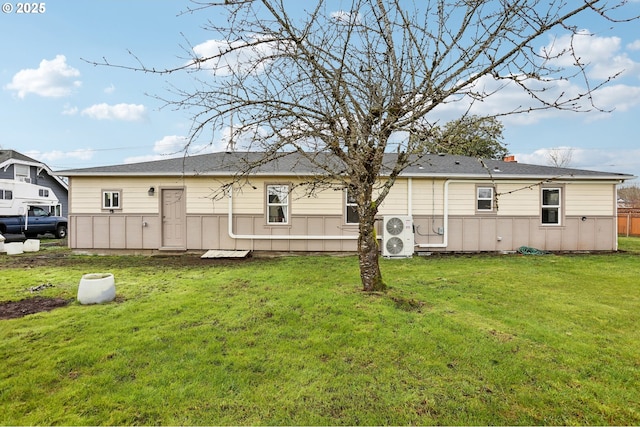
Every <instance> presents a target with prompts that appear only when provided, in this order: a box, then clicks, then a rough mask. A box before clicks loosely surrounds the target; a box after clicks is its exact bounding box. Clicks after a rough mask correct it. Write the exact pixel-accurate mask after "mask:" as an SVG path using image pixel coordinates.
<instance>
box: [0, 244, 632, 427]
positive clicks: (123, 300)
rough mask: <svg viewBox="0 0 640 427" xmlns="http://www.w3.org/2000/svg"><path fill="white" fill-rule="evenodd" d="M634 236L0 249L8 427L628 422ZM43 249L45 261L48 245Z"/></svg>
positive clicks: (0, 407)
mask: <svg viewBox="0 0 640 427" xmlns="http://www.w3.org/2000/svg"><path fill="white" fill-rule="evenodd" d="M639 242H640V239H633V238H622V239H620V244H621V246H620V248H621V249H622V250H623V251H622V252H621V253H618V254H600V255H585V254H582V255H537V256H535V255H532V256H520V255H500V256H490V255H476V256H462V255H458V256H431V257H414V258H412V259H403V260H382V270H383V274H384V276H385V279H386V282H387V284H388V285H389V291H388V292H387V293H385V294H366V293H363V292H361V291H360V284H359V275H358V270H357V259H356V258H355V257H353V256H347V257H331V256H315V257H303V256H291V257H281V258H272V259H249V260H242V261H233V262H218V261H201V260H199V259H198V260H193V259H186V258H184V257H178V258H158V257H153V258H144V257H110V256H73V255H69V254H68V253H67V251H65V250H64V249H58V248H45V249H43V250H42V251H41V252H39V253H37V254H24V255H18V256H12V257H9V256H6V255H2V256H0V270H1V272H0V300H19V299H22V298H26V297H31V296H33V294H32V293H31V292H30V291H29V290H28V288H30V287H32V286H37V285H40V284H43V283H50V284H52V285H53V286H52V287H49V288H46V289H44V290H43V291H41V292H38V295H43V296H56V297H64V298H74V297H75V295H76V292H77V287H78V282H79V280H80V277H81V276H82V274H84V273H90V272H105V271H109V272H112V273H114V275H115V278H116V287H117V294H118V296H117V299H116V301H115V302H113V303H109V304H103V305H94V306H83V305H80V304H78V303H77V302H73V303H71V304H70V305H68V306H66V307H62V308H58V309H55V310H53V311H50V312H43V313H38V314H33V315H29V316H26V317H23V318H19V319H11V320H0V360H2V365H1V369H0V424H2V425H16V424H18V425H25V424H27V425H34V424H40V425H52V424H67V425H78V424H82V425H105V424H110V425H111V424H118V425H121V424H128V425H130V424H147V425H148V424H163V425H167V424H172V425H178V424H180V425H184V424H189V425H194V424H208V425H211V424H217V425H221V424H234V425H238V424H240V425H247V424H270V425H273V424H278V425H281V424H289V425H291V424H295V425H310V424H313V425H321V424H322V425H326V424H332V425H333V424H335V425H355V424H368V425H382V424H395V425H399V424H400V425H406V424H430V425H433V424H449V425H451V424H456V425H459V424H465V425H476V424H482V425H487V424H501V425H505V424H510V425H525V424H526V425H542V424H545V425H576V424H580V425H585V424H588V425H614V424H615V425H638V424H640V387H638V384H640V332H638V331H639V328H638V325H639V324H640V280H639V277H640V244H639ZM47 255H50V256H51V258H48V259H42V257H44V256H47Z"/></svg>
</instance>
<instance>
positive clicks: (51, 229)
mask: <svg viewBox="0 0 640 427" xmlns="http://www.w3.org/2000/svg"><path fill="white" fill-rule="evenodd" d="M27 215H28V216H27V218H26V226H25V216H24V215H20V216H2V217H0V234H7V233H8V234H20V233H24V235H25V236H26V237H27V238H31V237H36V236H38V234H45V233H52V234H53V235H54V236H56V237H57V238H58V239H62V238H64V237H66V236H67V218H65V217H63V216H52V215H51V213H50V212H49V211H47V210H46V209H43V208H41V207H38V206H30V207H29V211H28V214H27Z"/></svg>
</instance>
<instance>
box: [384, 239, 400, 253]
mask: <svg viewBox="0 0 640 427" xmlns="http://www.w3.org/2000/svg"><path fill="white" fill-rule="evenodd" d="M386 248H387V252H389V253H390V254H391V255H397V254H399V253H401V252H402V250H403V249H404V242H403V241H402V239H400V238H399V237H392V238H390V239H389V240H387V245H386Z"/></svg>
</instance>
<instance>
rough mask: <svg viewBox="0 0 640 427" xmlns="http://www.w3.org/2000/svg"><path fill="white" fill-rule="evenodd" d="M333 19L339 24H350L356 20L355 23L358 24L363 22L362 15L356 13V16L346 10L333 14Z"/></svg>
mask: <svg viewBox="0 0 640 427" xmlns="http://www.w3.org/2000/svg"><path fill="white" fill-rule="evenodd" d="M331 17H332V18H333V19H335V20H336V21H338V22H342V23H344V24H350V23H351V21H352V20H353V19H355V21H354V22H355V23H356V24H358V23H360V22H361V21H362V15H360V13H356V14H355V15H354V14H353V13H352V12H347V11H344V10H338V11H336V12H332V13H331Z"/></svg>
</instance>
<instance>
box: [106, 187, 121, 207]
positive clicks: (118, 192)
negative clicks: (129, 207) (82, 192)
mask: <svg viewBox="0 0 640 427" xmlns="http://www.w3.org/2000/svg"><path fill="white" fill-rule="evenodd" d="M101 194H102V200H101V205H102V209H107V210H116V209H122V191H120V190H102V193H101ZM106 194H110V195H111V197H110V200H113V195H114V194H117V195H118V206H106V204H105V195H106Z"/></svg>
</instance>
